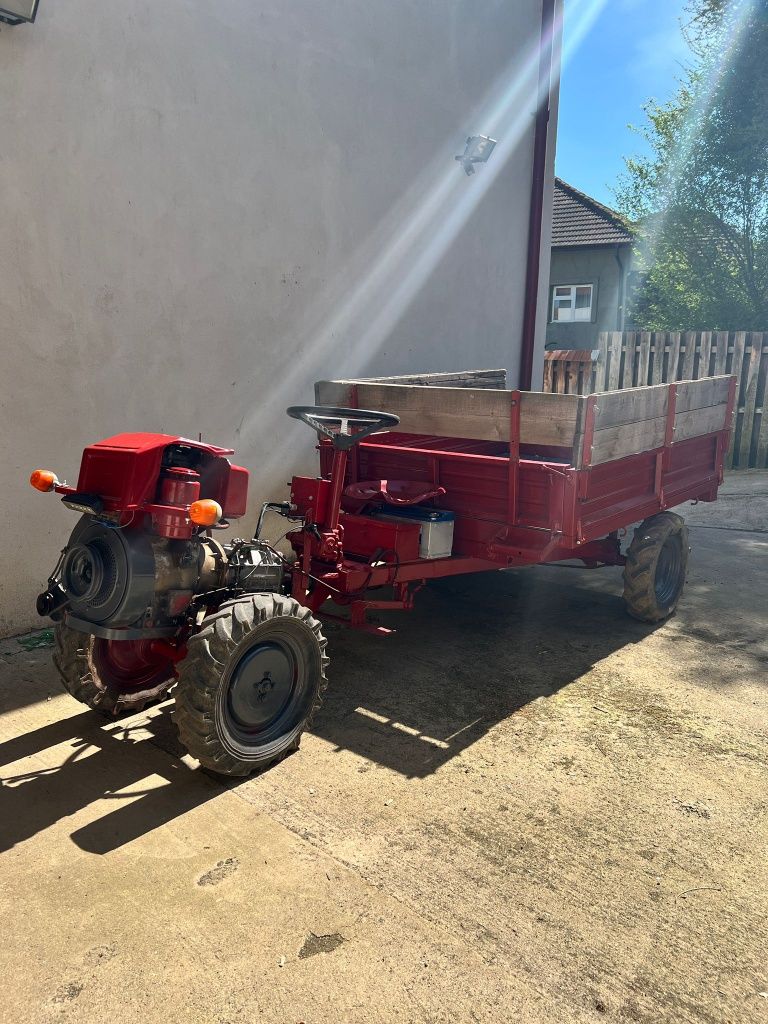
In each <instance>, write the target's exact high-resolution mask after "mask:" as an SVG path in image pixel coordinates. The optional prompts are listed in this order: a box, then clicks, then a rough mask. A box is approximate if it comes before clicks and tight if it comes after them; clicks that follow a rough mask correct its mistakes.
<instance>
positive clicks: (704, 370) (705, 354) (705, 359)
mask: <svg viewBox="0 0 768 1024" xmlns="http://www.w3.org/2000/svg"><path fill="white" fill-rule="evenodd" d="M711 357H712V331H702V332H701V335H700V340H699V369H698V373H697V380H701V378H702V377H709V364H710V361H711Z"/></svg>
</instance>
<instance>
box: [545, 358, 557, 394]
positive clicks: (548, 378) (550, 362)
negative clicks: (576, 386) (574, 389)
mask: <svg viewBox="0 0 768 1024" xmlns="http://www.w3.org/2000/svg"><path fill="white" fill-rule="evenodd" d="M551 355H552V353H551V352H547V354H546V356H545V357H544V390H545V391H547V392H550V393H551V391H552V374H553V372H554V368H555V361H554V359H551V358H550V356H551Z"/></svg>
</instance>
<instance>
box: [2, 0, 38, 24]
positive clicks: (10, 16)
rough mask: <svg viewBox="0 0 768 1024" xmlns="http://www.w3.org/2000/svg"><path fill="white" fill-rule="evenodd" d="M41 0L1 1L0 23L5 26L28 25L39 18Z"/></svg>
mask: <svg viewBox="0 0 768 1024" xmlns="http://www.w3.org/2000/svg"><path fill="white" fill-rule="evenodd" d="M38 3H39V0H0V21H2V22H3V23H4V24H5V25H26V24H28V23H29V22H32V21H34V20H35V18H36V17H37V5H38Z"/></svg>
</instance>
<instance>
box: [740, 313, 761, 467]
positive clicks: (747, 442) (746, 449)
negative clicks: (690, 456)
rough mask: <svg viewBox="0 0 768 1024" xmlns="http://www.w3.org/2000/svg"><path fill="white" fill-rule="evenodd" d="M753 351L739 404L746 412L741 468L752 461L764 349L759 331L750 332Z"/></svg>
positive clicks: (742, 438)
mask: <svg viewBox="0 0 768 1024" xmlns="http://www.w3.org/2000/svg"><path fill="white" fill-rule="evenodd" d="M749 340H750V343H751V351H750V353H749V356H748V357H747V356H745V359H748V362H747V373H746V377H745V378H744V383H743V388H742V393H741V396H740V399H739V404H740V405H741V406H742V407H743V409H744V413H743V416H742V421H741V438H740V441H739V468H740V469H746V468H747V467H748V466H750V465H751V464H752V463H751V461H750V458H751V454H752V432H753V429H754V426H755V408H756V405H757V401H756V399H757V383H758V377H759V374H760V358H761V356H762V350H763V336H762V334H759V333H758V332H757V331H754V332H753V333H751V334H750V336H749Z"/></svg>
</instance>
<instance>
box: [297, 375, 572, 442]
mask: <svg viewBox="0 0 768 1024" xmlns="http://www.w3.org/2000/svg"><path fill="white" fill-rule="evenodd" d="M315 400H316V401H317V403H318V405H338V406H352V407H353V408H356V409H378V410H382V411H383V412H390V413H394V414H395V415H397V416H399V417H400V430H401V431H402V432H403V433H408V434H423V435H433V436H444V437H471V438H476V439H477V440H481V441H509V439H510V428H511V422H512V412H513V403H514V402H517V401H519V402H520V439H519V440H520V443H521V444H529V445H541V446H543V447H560V448H567V449H570V450H571V451H572V450H573V448H574V444H575V443H576V440H577V437H578V432H579V427H580V424H581V421H582V416H583V413H582V410H583V406H584V402H585V399H584V398H583V397H582V396H580V395H549V394H544V393H543V392H539V391H523V392H518V391H501V390H498V389H495V388H472V387H435V386H432V385H418V384H383V383H378V382H369V381H318V382H317V384H316V385H315Z"/></svg>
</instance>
